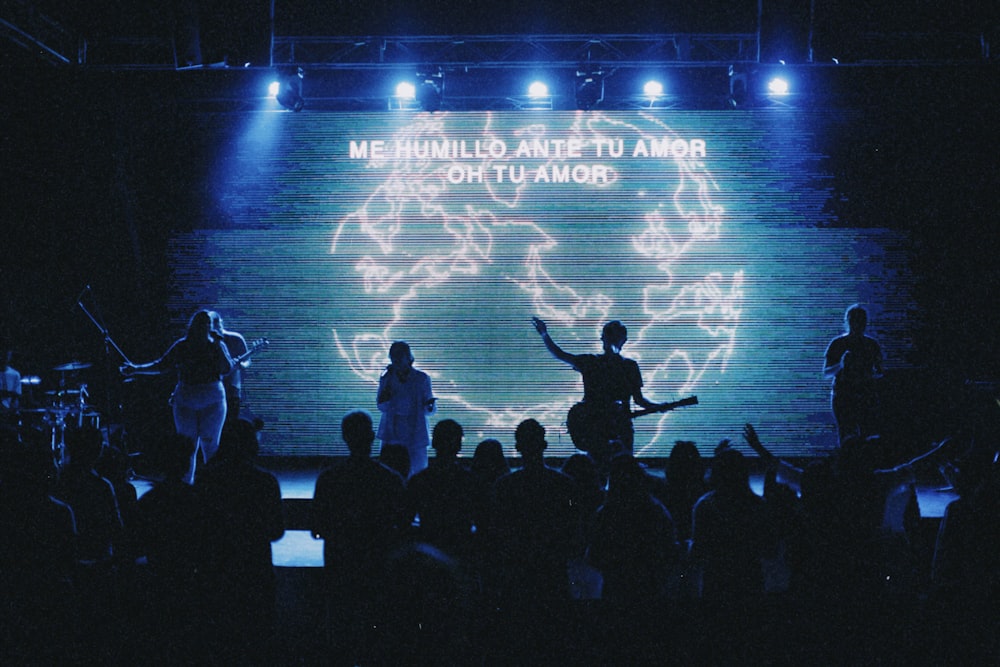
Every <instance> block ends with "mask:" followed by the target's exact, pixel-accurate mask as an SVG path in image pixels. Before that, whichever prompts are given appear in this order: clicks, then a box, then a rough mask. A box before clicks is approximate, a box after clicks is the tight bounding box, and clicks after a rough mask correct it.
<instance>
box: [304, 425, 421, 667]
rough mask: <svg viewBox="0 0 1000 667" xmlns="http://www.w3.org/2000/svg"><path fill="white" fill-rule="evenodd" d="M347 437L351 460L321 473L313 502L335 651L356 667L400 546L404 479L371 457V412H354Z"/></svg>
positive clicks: (345, 431)
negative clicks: (391, 556) (394, 552)
mask: <svg viewBox="0 0 1000 667" xmlns="http://www.w3.org/2000/svg"><path fill="white" fill-rule="evenodd" d="M341 435H342V437H343V439H344V442H345V443H346V444H347V448H348V450H350V456H349V457H348V458H347V459H346V460H344V461H341V462H338V463H336V464H334V465H333V466H332V467H330V468H328V469H326V470H324V471H322V472H321V473H320V474H319V477H318V478H317V479H316V490H315V492H314V495H313V502H312V532H313V535H314V536H315V537H318V538H322V539H323V541H324V542H323V563H324V569H325V571H326V578H327V581H328V585H329V590H328V593H327V601H328V609H329V620H330V631H331V632H332V634H333V641H334V644H335V648H336V652H337V654H338V655H340V656H341V657H342V658H343V660H344V661H345V662H347V663H348V664H357V662H351V661H357V660H358V659H359V658H360V657H361V656H360V654H361V653H362V650H363V646H364V643H365V641H366V639H367V637H366V634H365V633H366V632H367V630H366V628H367V627H370V624H371V623H372V621H373V620H375V619H377V617H378V615H379V612H380V610H378V609H377V608H375V603H376V602H377V601H378V600H379V597H380V590H379V588H380V584H381V579H382V577H383V576H384V572H385V563H386V558H387V556H388V554H389V552H390V551H391V550H392V549H393V548H395V547H396V546H397V545H398V543H399V541H400V533H401V528H402V523H403V511H402V508H403V492H404V483H403V478H402V477H400V475H399V474H398V473H396V472H395V471H393V470H390V469H389V468H387V467H386V466H384V465H382V464H381V463H379V462H378V461H375V460H373V459H372V458H371V450H372V443H373V442H374V441H375V431H374V429H373V428H372V419H371V416H370V415H369V414H368V413H367V412H364V411H360V410H358V411H354V412H351V413H349V414H347V415H346V416H345V417H344V418H343V420H342V422H341Z"/></svg>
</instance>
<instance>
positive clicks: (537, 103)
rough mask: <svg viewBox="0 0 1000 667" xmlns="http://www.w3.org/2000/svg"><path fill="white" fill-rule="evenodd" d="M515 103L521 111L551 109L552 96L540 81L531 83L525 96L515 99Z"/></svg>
mask: <svg viewBox="0 0 1000 667" xmlns="http://www.w3.org/2000/svg"><path fill="white" fill-rule="evenodd" d="M516 103H517V105H518V108H521V109H551V108H552V96H551V95H550V94H549V87H548V86H547V85H545V84H544V83H543V82H541V81H533V82H532V83H531V85H530V86H528V94H527V96H525V97H520V98H516Z"/></svg>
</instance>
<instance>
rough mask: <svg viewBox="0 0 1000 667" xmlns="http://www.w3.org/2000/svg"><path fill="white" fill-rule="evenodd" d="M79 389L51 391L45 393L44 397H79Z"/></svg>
mask: <svg viewBox="0 0 1000 667" xmlns="http://www.w3.org/2000/svg"><path fill="white" fill-rule="evenodd" d="M81 391H82V390H81V389H51V390H49V391H47V392H45V395H46V396H79V395H80V393H81Z"/></svg>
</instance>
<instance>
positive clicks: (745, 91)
mask: <svg viewBox="0 0 1000 667" xmlns="http://www.w3.org/2000/svg"><path fill="white" fill-rule="evenodd" d="M750 101H751V98H750V72H748V71H747V69H746V67H744V66H743V65H739V64H736V65H730V66H729V99H728V105H729V107H730V108H731V109H736V108H739V107H742V106H744V105H746V104H748V103H749V102H750Z"/></svg>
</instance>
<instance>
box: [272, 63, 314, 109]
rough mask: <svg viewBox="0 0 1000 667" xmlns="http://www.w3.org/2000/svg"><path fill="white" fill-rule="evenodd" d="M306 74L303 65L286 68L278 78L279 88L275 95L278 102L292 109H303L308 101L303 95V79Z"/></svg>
mask: <svg viewBox="0 0 1000 667" xmlns="http://www.w3.org/2000/svg"><path fill="white" fill-rule="evenodd" d="M304 76H305V72H304V71H303V70H302V68H301V67H296V68H294V69H287V70H285V72H284V73H283V74H282V76H281V78H280V79H279V80H278V90H277V92H276V93H275V95H274V99H276V100H278V104H280V105H281V106H283V107H285V108H286V109H291V110H292V111H302V108H303V107H305V105H306V101H305V99H303V97H302V79H303V77H304Z"/></svg>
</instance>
